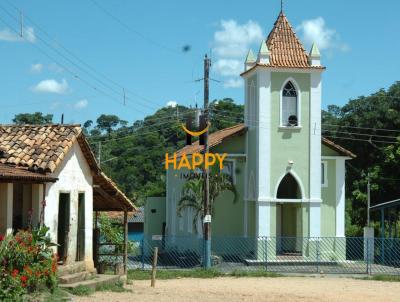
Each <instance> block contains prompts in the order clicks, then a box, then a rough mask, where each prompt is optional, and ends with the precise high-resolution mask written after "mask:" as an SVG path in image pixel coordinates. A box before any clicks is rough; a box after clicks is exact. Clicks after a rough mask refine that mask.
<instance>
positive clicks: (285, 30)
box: [241, 12, 325, 75]
mask: <svg viewBox="0 0 400 302" xmlns="http://www.w3.org/2000/svg"><path fill="white" fill-rule="evenodd" d="M265 43H267V47H268V50H269V52H270V57H269V64H262V63H256V64H255V65H254V66H253V67H252V68H250V69H248V70H246V71H245V72H243V73H242V74H241V75H244V74H246V73H248V72H250V71H251V70H253V69H254V68H256V67H257V66H264V67H275V68H301V69H304V68H312V69H321V70H323V69H325V67H323V66H311V65H310V63H309V60H308V54H307V52H306V50H305V49H304V47H303V45H302V44H301V42H300V40H299V38H298V37H297V35H296V33H295V31H294V29H293V27H292V26H291V25H290V23H289V21H288V19H287V18H286V16H285V14H284V13H283V12H281V13H280V14H279V16H278V19H277V20H276V21H275V24H274V27H273V28H272V30H271V32H270V33H269V35H268V38H267V40H266V42H265Z"/></svg>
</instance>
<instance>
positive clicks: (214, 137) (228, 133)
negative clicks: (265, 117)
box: [177, 124, 247, 157]
mask: <svg viewBox="0 0 400 302" xmlns="http://www.w3.org/2000/svg"><path fill="white" fill-rule="evenodd" d="M246 131H247V127H246V126H245V125H244V124H238V125H235V126H233V127H229V128H225V129H222V130H219V131H216V132H213V133H211V134H209V135H208V146H209V147H210V148H212V147H214V146H217V145H219V144H221V143H222V142H223V141H224V140H226V139H228V138H230V137H232V136H235V135H239V134H242V133H244V132H246ZM203 149H204V146H201V145H199V141H196V142H194V143H193V144H191V145H188V146H185V147H183V148H182V149H180V150H179V151H178V152H177V157H180V156H182V155H183V154H186V155H189V154H193V153H195V152H201V151H203Z"/></svg>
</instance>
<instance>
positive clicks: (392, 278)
mask: <svg viewBox="0 0 400 302" xmlns="http://www.w3.org/2000/svg"><path fill="white" fill-rule="evenodd" d="M362 279H363V280H374V281H386V282H400V276H392V275H373V276H368V277H365V278H362Z"/></svg>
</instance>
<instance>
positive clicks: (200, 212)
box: [177, 167, 237, 233]
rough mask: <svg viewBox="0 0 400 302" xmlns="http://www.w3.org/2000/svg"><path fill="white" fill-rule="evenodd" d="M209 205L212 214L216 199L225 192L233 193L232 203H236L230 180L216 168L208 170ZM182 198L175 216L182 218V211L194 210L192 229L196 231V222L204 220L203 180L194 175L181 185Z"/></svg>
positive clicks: (235, 192)
mask: <svg viewBox="0 0 400 302" xmlns="http://www.w3.org/2000/svg"><path fill="white" fill-rule="evenodd" d="M209 180H210V191H209V192H210V203H209V211H210V213H213V212H214V205H215V201H216V199H217V197H218V196H219V195H220V194H221V193H223V192H225V191H230V192H232V193H233V195H234V197H233V202H236V201H237V191H236V188H235V186H234V184H233V182H232V178H231V177H229V176H228V175H226V174H225V173H223V172H222V171H220V170H219V169H218V168H215V167H214V168H213V169H211V170H210V174H209ZM182 195H183V196H182V198H181V199H180V200H179V202H178V208H177V214H178V216H182V211H183V210H184V209H187V208H192V209H194V215H193V221H192V223H193V229H194V230H195V231H196V233H197V232H198V230H197V221H198V220H199V219H201V220H203V218H204V203H203V195H204V179H203V178H202V177H198V176H196V175H194V176H191V177H190V178H189V180H188V181H187V182H186V183H185V184H184V185H183V188H182Z"/></svg>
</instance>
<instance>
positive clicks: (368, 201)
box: [367, 172, 371, 227]
mask: <svg viewBox="0 0 400 302" xmlns="http://www.w3.org/2000/svg"><path fill="white" fill-rule="evenodd" d="M367 179H368V183H367V227H369V221H370V218H369V209H370V207H371V183H370V180H369V172H368V176H367Z"/></svg>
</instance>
